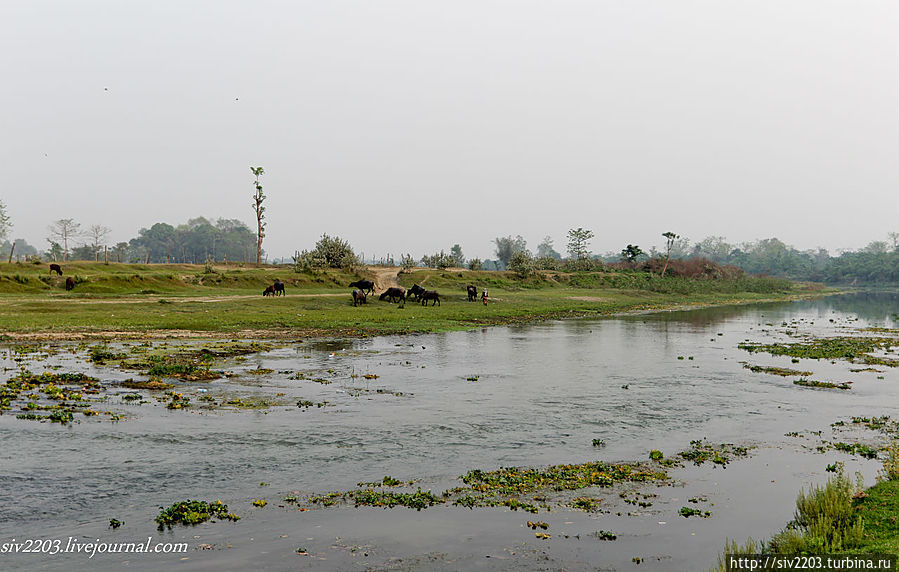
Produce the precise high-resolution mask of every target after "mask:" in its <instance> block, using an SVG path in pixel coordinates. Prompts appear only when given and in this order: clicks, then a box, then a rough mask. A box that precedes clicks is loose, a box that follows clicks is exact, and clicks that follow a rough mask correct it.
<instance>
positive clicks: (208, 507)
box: [156, 499, 240, 530]
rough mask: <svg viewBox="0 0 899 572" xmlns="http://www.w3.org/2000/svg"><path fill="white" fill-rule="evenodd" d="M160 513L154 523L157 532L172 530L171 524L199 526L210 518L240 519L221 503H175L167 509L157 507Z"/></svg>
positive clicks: (195, 501) (189, 501)
mask: <svg viewBox="0 0 899 572" xmlns="http://www.w3.org/2000/svg"><path fill="white" fill-rule="evenodd" d="M159 508H160V509H162V512H160V513H159V515H158V516H157V517H156V523H157V524H158V527H157V528H159V530H163V528H165V527H168V528H172V525H173V524H176V523H179V522H180V523H181V524H190V525H194V524H200V523H201V522H206V521H207V520H209V519H211V518H221V519H227V520H239V519H240V517H239V516H237V515H236V514H234V513H229V512H228V505H226V504H224V503H222V501H218V500H217V501H213V502H208V501H199V500H190V499H188V500H185V501H180V502H176V503H174V504H173V505H171V506H170V507H168V508H163V507H159Z"/></svg>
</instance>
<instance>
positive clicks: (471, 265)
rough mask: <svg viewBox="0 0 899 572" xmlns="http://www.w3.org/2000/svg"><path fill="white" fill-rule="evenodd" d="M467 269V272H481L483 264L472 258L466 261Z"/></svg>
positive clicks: (478, 259)
mask: <svg viewBox="0 0 899 572" xmlns="http://www.w3.org/2000/svg"><path fill="white" fill-rule="evenodd" d="M468 269H469V270H483V269H484V264H483V263H482V262H481V259H480V258H472V259H471V260H469V261H468Z"/></svg>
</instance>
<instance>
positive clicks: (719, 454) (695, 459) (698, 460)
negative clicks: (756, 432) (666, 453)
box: [678, 439, 749, 468]
mask: <svg viewBox="0 0 899 572" xmlns="http://www.w3.org/2000/svg"><path fill="white" fill-rule="evenodd" d="M748 454H749V449H748V448H747V447H739V446H737V445H734V444H732V443H721V444H719V445H713V444H712V443H709V442H708V441H707V440H704V439H698V440H693V441H690V449H688V450H686V451H681V452H680V453H678V456H679V457H681V458H682V459H684V460H687V461H691V462H692V463H693V464H694V465H697V466H698V465H701V464H703V463H705V462H706V461H711V462H712V463H714V464H716V465H721V466H722V467H725V468H726V467H727V463H729V462H730V460H731V456H734V457H745V456H747V455H748Z"/></svg>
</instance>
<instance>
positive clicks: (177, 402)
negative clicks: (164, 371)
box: [166, 391, 190, 409]
mask: <svg viewBox="0 0 899 572" xmlns="http://www.w3.org/2000/svg"><path fill="white" fill-rule="evenodd" d="M167 395H169V396H170V397H171V400H170V401H169V402H168V403H167V404H166V408H167V409H185V408H187V407H190V398H189V397H185V396H184V394H183V393H175V392H173V391H170V392H169V393H168V394H167Z"/></svg>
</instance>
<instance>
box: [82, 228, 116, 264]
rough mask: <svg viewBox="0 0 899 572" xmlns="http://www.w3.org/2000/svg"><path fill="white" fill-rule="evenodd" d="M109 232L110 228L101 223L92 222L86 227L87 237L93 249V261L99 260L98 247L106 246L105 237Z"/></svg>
mask: <svg viewBox="0 0 899 572" xmlns="http://www.w3.org/2000/svg"><path fill="white" fill-rule="evenodd" d="M110 232H112V229H110V228H109V227H107V226H103V225H102V224H93V225H91V226H90V228H88V229H87V237H88V238H89V239H90V241H91V243H90V246H91V248H92V249H93V251H94V261H97V260H100V248H101V247H103V246H106V237H107V236H109V233H110Z"/></svg>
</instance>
